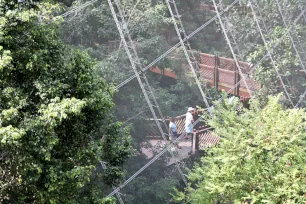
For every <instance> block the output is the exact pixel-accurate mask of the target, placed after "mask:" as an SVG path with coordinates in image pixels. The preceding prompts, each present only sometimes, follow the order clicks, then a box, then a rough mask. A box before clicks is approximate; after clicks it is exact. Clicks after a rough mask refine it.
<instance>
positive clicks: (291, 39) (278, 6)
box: [275, 0, 306, 74]
mask: <svg viewBox="0 0 306 204" xmlns="http://www.w3.org/2000/svg"><path fill="white" fill-rule="evenodd" d="M275 2H276V5H277V8H278V11H279V13H280V15H281V18H282V21H283V23H284V26H285V28H287V27H288V25H287V23H286V20H285V18H284V15H283V12H282V8H281V6H280V5H279V2H278V0H275ZM293 30H295V29H293ZM288 36H289V39H290V41H291V44H292V46H293V48H294V51H295V52H296V55H297V57H298V59H299V61H300V63H301V65H302V68H303V70H304V72H305V74H306V69H305V66H304V63H303V61H302V59H301V56H300V53H299V51H298V50H297V48H296V45H295V42H294V40H293V38H292V36H291V34H290V32H288ZM297 40H298V41H299V36H297ZM299 43H300V41H299Z"/></svg>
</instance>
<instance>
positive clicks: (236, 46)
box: [219, 0, 246, 70]
mask: <svg viewBox="0 0 306 204" xmlns="http://www.w3.org/2000/svg"><path fill="white" fill-rule="evenodd" d="M219 3H220V5H221V9H222V5H223V0H220V1H219ZM224 20H225V23H226V24H228V25H229V24H230V22H229V19H228V17H227V16H226V14H224ZM228 31H229V33H230V36H231V38H232V39H233V44H234V46H235V49H236V50H237V52H238V57H239V59H240V60H242V54H241V52H240V49H239V46H238V43H237V41H236V39H235V36H234V33H233V31H232V29H231V28H228ZM238 62H239V61H238ZM243 68H244V69H245V67H244V66H243ZM245 70H246V69H245Z"/></svg>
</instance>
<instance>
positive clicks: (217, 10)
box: [213, 0, 252, 97]
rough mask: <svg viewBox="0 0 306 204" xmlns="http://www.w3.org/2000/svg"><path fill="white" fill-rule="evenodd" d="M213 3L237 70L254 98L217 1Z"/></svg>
mask: <svg viewBox="0 0 306 204" xmlns="http://www.w3.org/2000/svg"><path fill="white" fill-rule="evenodd" d="M213 3H214V7H215V10H216V13H217V16H218V19H219V22H220V25H221V28H222V30H223V33H224V36H225V39H226V41H227V44H228V46H229V48H230V50H231V53H232V55H233V58H234V60H235V63H236V66H237V68H238V70H239V73H240V75H241V78H242V80H243V82H244V84H245V87H246V88H247V90H248V92H249V94H250V96H251V97H252V93H251V91H250V89H249V85H248V84H247V82H246V80H245V76H244V75H243V73H242V71H241V68H240V65H239V63H238V60H237V58H236V55H235V52H234V50H233V47H232V45H231V42H230V40H229V38H228V35H227V32H226V30H225V27H224V24H223V22H222V20H221V16H220V13H219V9H218V7H217V4H216V1H215V0H213Z"/></svg>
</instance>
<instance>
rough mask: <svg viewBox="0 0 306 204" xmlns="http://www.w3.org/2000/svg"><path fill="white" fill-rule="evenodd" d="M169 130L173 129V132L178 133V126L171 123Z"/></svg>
mask: <svg viewBox="0 0 306 204" xmlns="http://www.w3.org/2000/svg"><path fill="white" fill-rule="evenodd" d="M169 129H171V131H172V132H176V131H177V130H176V125H175V124H174V123H173V122H170V123H169Z"/></svg>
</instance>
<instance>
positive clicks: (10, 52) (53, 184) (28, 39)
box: [0, 1, 130, 203]
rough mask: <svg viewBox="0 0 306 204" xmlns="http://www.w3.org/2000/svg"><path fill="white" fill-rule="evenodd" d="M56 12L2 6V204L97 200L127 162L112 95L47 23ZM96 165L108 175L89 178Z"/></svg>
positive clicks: (47, 7)
mask: <svg viewBox="0 0 306 204" xmlns="http://www.w3.org/2000/svg"><path fill="white" fill-rule="evenodd" d="M56 8H57V6H54V5H51V4H48V3H38V2H35V1H33V2H28V1H25V2H23V3H14V2H13V1H1V3H0V19H1V20H0V28H1V33H0V43H1V49H0V54H1V55H0V56H1V57H0V171H1V181H0V186H1V188H0V202H1V203H82V202H84V201H85V200H87V201H90V202H93V203H94V202H96V201H98V200H100V201H101V198H102V197H103V194H104V193H105V192H104V191H103V190H106V189H107V188H109V187H107V185H112V184H114V183H116V182H118V181H119V179H120V178H122V177H123V175H124V173H123V171H122V164H123V162H124V160H125V159H126V158H127V157H129V155H130V139H129V136H128V129H127V128H122V127H121V124H120V123H114V121H113V119H114V117H113V116H112V115H111V108H112V107H113V106H114V103H113V101H112V97H113V94H114V92H113V88H112V87H111V86H109V85H108V84H107V83H106V82H105V80H103V79H102V78H100V77H97V76H96V75H95V73H94V69H93V66H94V62H93V60H92V59H91V58H90V57H89V56H88V55H87V54H85V53H84V52H81V51H79V50H74V49H72V48H71V47H69V46H66V45H65V44H63V43H62V41H61V40H60V39H59V33H58V25H57V24H56V23H50V22H49V21H48V23H44V22H45V20H46V19H50V16H49V15H50V13H51V12H52V11H54V9H56ZM101 159H102V160H103V161H105V162H106V163H107V166H108V169H107V170H105V171H103V173H101V174H93V171H94V170H95V169H96V165H97V164H99V163H98V162H99V161H100V160H101ZM92 181H96V182H100V183H102V182H103V183H104V184H106V185H105V187H104V189H102V188H99V187H98V186H90V187H88V186H89V185H90V184H91V183H93V182H92ZM84 188H86V191H82V190H83V189H84ZM81 192H82V193H83V194H82V197H80V196H79V195H80V194H81ZM93 194H95V196H92V195H93ZM100 203H101V202H100Z"/></svg>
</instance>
